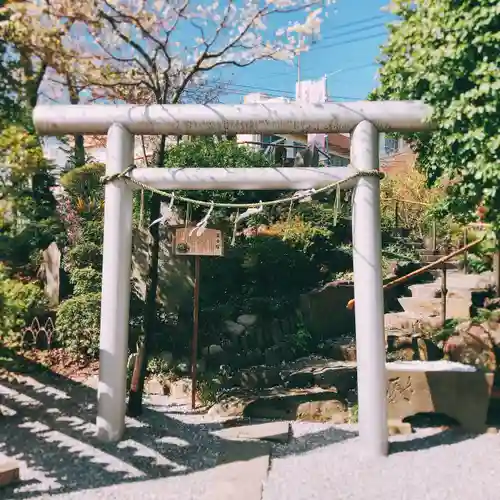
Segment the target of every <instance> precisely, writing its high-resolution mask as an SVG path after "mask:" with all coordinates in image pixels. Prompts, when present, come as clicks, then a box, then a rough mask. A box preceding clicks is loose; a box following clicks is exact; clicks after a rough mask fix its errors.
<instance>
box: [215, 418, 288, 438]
mask: <svg viewBox="0 0 500 500" xmlns="http://www.w3.org/2000/svg"><path fill="white" fill-rule="evenodd" d="M214 434H215V435H217V436H218V437H220V438H223V439H229V440H260V441H273V442H279V443H288V442H289V440H290V438H291V437H292V435H293V434H292V426H291V424H290V423H289V422H280V421H279V422H267V423H262V424H253V425H243V426H237V427H228V428H226V429H223V430H220V431H217V432H215V433H214Z"/></svg>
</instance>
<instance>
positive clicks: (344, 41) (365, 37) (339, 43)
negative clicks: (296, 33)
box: [306, 31, 387, 53]
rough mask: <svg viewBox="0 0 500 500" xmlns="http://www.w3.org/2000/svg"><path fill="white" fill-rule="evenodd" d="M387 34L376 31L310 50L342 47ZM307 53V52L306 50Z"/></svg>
mask: <svg viewBox="0 0 500 500" xmlns="http://www.w3.org/2000/svg"><path fill="white" fill-rule="evenodd" d="M384 35H387V32H383V31H381V32H380V33H374V34H373V35H367V36H363V37H360V38H351V39H350V40H342V41H340V42H335V43H330V44H328V45H323V46H321V47H319V46H318V47H312V48H311V49H310V50H309V51H308V52H312V51H318V50H323V49H329V48H331V47H341V46H344V45H349V44H351V43H357V42H362V41H364V40H370V39H371V38H378V37H379V36H384ZM306 53H307V52H306Z"/></svg>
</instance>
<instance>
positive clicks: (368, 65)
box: [266, 62, 378, 78]
mask: <svg viewBox="0 0 500 500" xmlns="http://www.w3.org/2000/svg"><path fill="white" fill-rule="evenodd" d="M372 66H378V63H376V62H371V63H367V64H360V65H358V66H351V67H348V68H345V69H341V70H339V73H349V72H350V71H357V70H358V69H364V68H370V67H372ZM288 75H289V72H288V71H286V72H285V71H281V72H279V73H270V74H269V75H266V78H269V77H274V76H288Z"/></svg>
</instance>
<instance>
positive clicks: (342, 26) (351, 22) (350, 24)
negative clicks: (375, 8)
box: [333, 14, 387, 29]
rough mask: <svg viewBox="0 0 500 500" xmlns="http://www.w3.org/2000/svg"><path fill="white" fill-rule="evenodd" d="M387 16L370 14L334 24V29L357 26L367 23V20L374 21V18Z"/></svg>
mask: <svg viewBox="0 0 500 500" xmlns="http://www.w3.org/2000/svg"><path fill="white" fill-rule="evenodd" d="M385 17H387V14H377V15H376V16H370V17H364V18H362V19H358V20H357V21H350V22H348V23H343V24H339V25H337V26H334V27H333V28H334V29H344V28H349V27H351V26H357V25H358V24H364V23H367V22H368V21H375V20H376V19H382V18H385Z"/></svg>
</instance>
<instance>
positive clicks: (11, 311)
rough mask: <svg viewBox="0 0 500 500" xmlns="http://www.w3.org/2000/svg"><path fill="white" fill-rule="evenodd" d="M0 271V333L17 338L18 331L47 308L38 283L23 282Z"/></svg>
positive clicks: (9, 337)
mask: <svg viewBox="0 0 500 500" xmlns="http://www.w3.org/2000/svg"><path fill="white" fill-rule="evenodd" d="M1 271H2V272H1V273H0V280H1V281H0V334H1V336H2V339H10V340H19V338H20V335H19V334H20V332H21V330H22V329H23V328H24V327H25V326H29V325H30V324H31V322H32V321H33V319H34V318H35V317H39V316H44V315H45V314H46V313H47V311H48V308H49V305H48V301H47V298H46V296H45V294H44V292H43V290H42V288H41V287H40V286H39V285H38V283H24V282H22V281H19V280H16V279H10V278H6V273H4V271H3V270H1Z"/></svg>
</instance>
